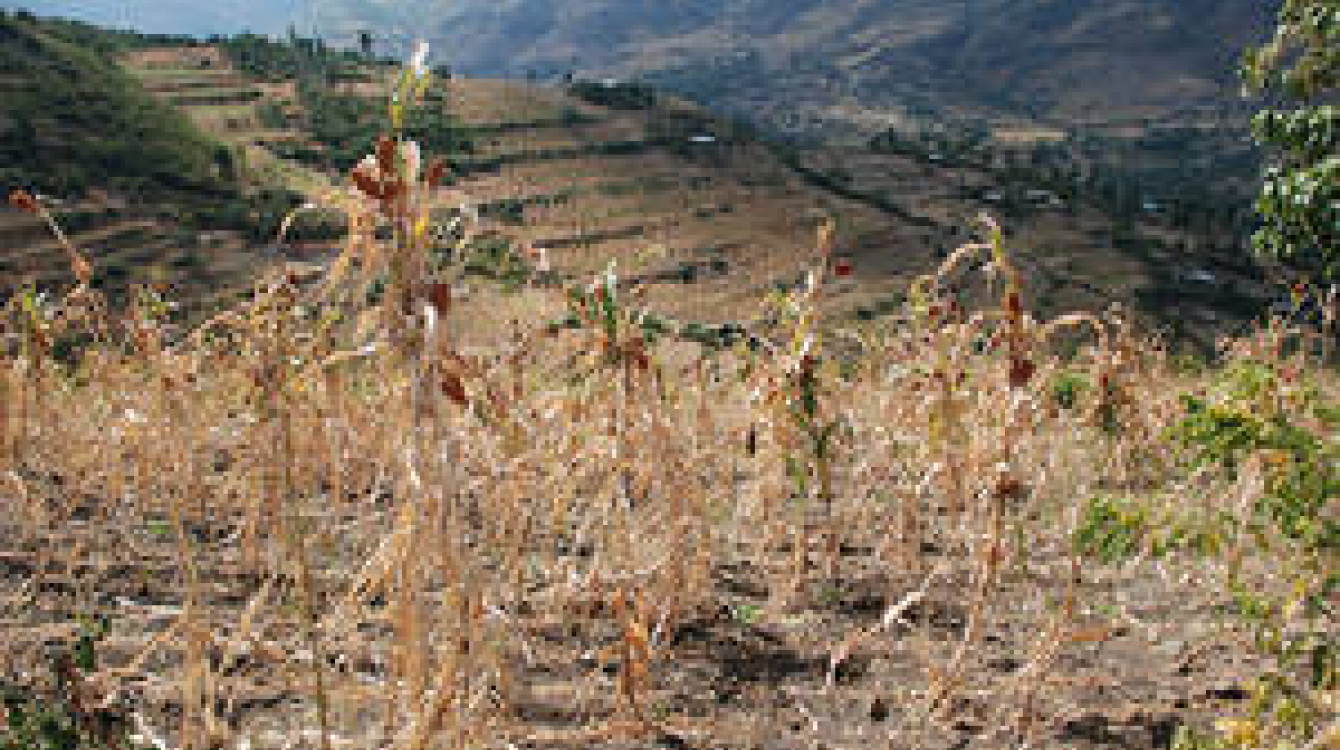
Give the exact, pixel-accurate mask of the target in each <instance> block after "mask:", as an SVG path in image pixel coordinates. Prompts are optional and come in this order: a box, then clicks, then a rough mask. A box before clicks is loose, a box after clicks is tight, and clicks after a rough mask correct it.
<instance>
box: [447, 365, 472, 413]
mask: <svg viewBox="0 0 1340 750" xmlns="http://www.w3.org/2000/svg"><path fill="white" fill-rule="evenodd" d="M442 392H443V393H445V394H446V396H447V398H449V399H451V400H452V401H455V402H456V403H457V404H458V405H460V406H469V405H470V398H469V397H468V396H467V395H466V393H465V383H463V382H461V376H460V375H457V374H456V373H454V372H449V373H447V374H446V375H443V376H442Z"/></svg>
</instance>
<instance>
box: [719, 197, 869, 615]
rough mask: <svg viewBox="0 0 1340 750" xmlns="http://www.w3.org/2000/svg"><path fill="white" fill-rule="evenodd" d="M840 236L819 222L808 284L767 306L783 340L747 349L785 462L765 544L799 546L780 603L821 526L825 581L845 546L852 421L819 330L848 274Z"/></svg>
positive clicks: (755, 392)
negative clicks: (835, 286)
mask: <svg viewBox="0 0 1340 750" xmlns="http://www.w3.org/2000/svg"><path fill="white" fill-rule="evenodd" d="M835 230H836V226H835V224H834V222H833V220H832V219H831V218H830V217H826V216H825V217H822V218H821V219H820V221H819V224H818V226H817V229H816V250H815V255H816V259H815V262H814V264H813V265H812V267H811V268H810V270H809V271H808V273H807V274H806V283H805V285H804V286H803V287H802V288H800V289H797V290H793V291H791V292H787V293H781V292H779V293H777V294H775V295H774V296H773V297H772V298H771V299H769V300H768V303H767V304H768V310H767V315H766V319H767V320H768V321H770V322H771V323H772V327H773V329H774V335H775V336H776V337H777V338H778V339H780V341H771V340H767V339H766V338H760V339H759V341H760V343H762V344H763V347H764V348H765V349H766V350H767V351H766V352H763V353H755V352H752V351H749V350H748V349H746V348H743V347H742V348H741V349H740V356H741V358H743V359H744V360H745V361H746V365H745V369H744V372H743V375H744V377H745V379H746V380H747V381H748V382H750V383H751V384H752V388H751V390H750V401H751V403H752V405H753V410H754V411H755V413H759V414H761V415H762V416H761V418H760V421H761V423H762V425H763V427H764V428H765V430H766V434H767V435H768V437H769V438H770V443H771V445H772V446H773V447H774V448H775V456H774V460H775V461H779V462H780V463H779V464H777V465H775V466H774V467H773V469H772V470H771V471H769V472H768V474H770V475H771V476H773V477H784V478H785V479H784V481H782V482H781V483H780V484H777V485H776V486H775V487H774V488H772V489H770V490H768V491H767V495H766V496H765V497H766V498H767V500H765V506H764V509H763V513H764V519H763V521H764V524H765V528H767V529H770V531H769V532H768V536H769V539H768V541H766V542H765V545H768V546H770V545H773V544H777V543H781V544H786V543H789V544H791V545H792V552H793V559H792V565H791V570H790V574H789V580H787V581H785V582H784V583H783V584H782V585H781V586H780V587H777V588H776V589H775V590H774V595H775V596H777V597H779V603H780V602H781V601H784V600H785V599H786V597H788V596H789V595H790V594H793V593H794V592H796V591H797V590H798V589H799V588H800V586H801V585H802V583H803V579H804V578H805V574H806V570H807V568H808V567H809V564H810V560H811V558H810V554H811V553H810V546H811V540H812V538H813V537H812V532H813V531H814V530H816V526H817V531H818V533H819V537H820V539H821V544H820V560H821V561H822V564H823V569H824V572H825V575H828V576H831V575H832V574H833V572H834V569H833V566H834V564H835V560H836V550H837V546H838V545H839V543H840V537H839V535H838V532H837V529H836V528H835V524H834V515H833V513H834V510H833V501H834V497H835V481H836V477H835V470H836V464H837V448H838V443H839V441H840V439H841V437H842V434H841V430H842V428H843V426H844V424H845V420H844V417H843V415H842V414H841V412H840V410H839V409H838V408H837V404H838V399H839V398H840V397H839V394H838V393H837V391H836V385H835V381H836V369H835V362H834V360H832V359H831V358H828V359H826V358H825V357H824V353H823V340H822V335H821V333H820V330H819V325H820V322H821V321H820V320H819V304H820V301H821V297H822V294H823V287H824V284H825V282H826V280H827V277H828V275H829V273H830V272H836V273H838V274H844V273H845V272H846V270H847V269H846V267H845V265H843V266H841V267H835V266H836V264H835V262H834V259H833V244H834V233H835ZM840 263H842V264H845V263H846V262H845V261H840ZM755 429H756V428H755V427H751V428H750V430H751V432H750V438H749V442H750V444H749V446H748V447H749V452H750V453H751V454H752V453H754V452H756V450H757V445H756V441H757V435H756V433H755V432H754V430H755ZM774 496H781V497H784V498H786V499H787V503H786V505H787V508H786V509H785V511H784V513H782V514H780V515H779V514H777V513H776V512H775V511H774V509H773V507H772V502H771V497H774ZM815 500H817V501H818V502H817V504H815V503H814V501H815ZM779 524H781V525H783V526H785V527H787V528H789V529H790V530H791V532H792V538H791V539H790V540H789V542H786V541H783V540H780V539H778V538H777V532H776V531H772V529H776V528H778V525H779Z"/></svg>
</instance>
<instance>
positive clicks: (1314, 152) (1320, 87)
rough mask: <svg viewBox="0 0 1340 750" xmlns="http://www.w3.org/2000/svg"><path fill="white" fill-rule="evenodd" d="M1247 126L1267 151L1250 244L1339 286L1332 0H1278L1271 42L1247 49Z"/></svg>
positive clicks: (1338, 65)
mask: <svg viewBox="0 0 1340 750" xmlns="http://www.w3.org/2000/svg"><path fill="white" fill-rule="evenodd" d="M1242 74H1243V78H1244V80H1245V82H1246V84H1247V88H1248V91H1249V92H1254V93H1260V94H1265V95H1266V96H1267V102H1268V103H1267V105H1266V106H1265V107H1264V108H1263V109H1262V111H1261V112H1260V113H1258V114H1257V116H1256V117H1255V119H1254V120H1253V122H1252V131H1253V133H1254V135H1255V136H1256V140H1257V142H1258V143H1259V144H1261V145H1262V146H1265V147H1266V148H1267V149H1269V150H1270V152H1271V156H1270V163H1269V164H1268V166H1267V168H1266V171H1265V175H1264V178H1265V180H1264V184H1263V185H1262V187H1261V193H1260V196H1259V198H1258V199H1257V213H1258V214H1259V215H1260V217H1261V220H1262V225H1261V227H1260V229H1259V230H1258V231H1257V232H1256V234H1255V236H1254V237H1253V238H1252V244H1253V246H1254V248H1255V250H1256V252H1257V253H1258V255H1261V256H1263V257H1265V258H1269V259H1273V260H1278V261H1280V262H1282V263H1284V264H1285V265H1287V266H1290V267H1292V268H1294V269H1295V270H1297V271H1301V272H1303V273H1305V274H1307V275H1308V276H1311V277H1313V278H1314V280H1317V281H1329V282H1336V281H1340V153H1338V149H1337V145H1340V107H1337V106H1336V102H1337V100H1338V99H1340V97H1337V94H1340V0H1284V4H1283V7H1282V8H1281V9H1280V12H1279V20H1278V25H1277V28H1276V29H1275V34H1274V36H1273V37H1272V38H1271V39H1270V40H1268V41H1267V42H1266V43H1265V44H1263V45H1262V46H1260V47H1257V48H1253V49H1250V50H1248V51H1247V54H1246V57H1245V61H1244V64H1243V67H1242Z"/></svg>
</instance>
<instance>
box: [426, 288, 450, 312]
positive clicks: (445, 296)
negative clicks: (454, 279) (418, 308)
mask: <svg viewBox="0 0 1340 750" xmlns="http://www.w3.org/2000/svg"><path fill="white" fill-rule="evenodd" d="M428 302H429V303H431V304H432V306H433V309H434V310H436V311H437V314H438V315H439V316H444V315H446V314H447V311H448V310H450V309H451V285H450V284H447V283H444V282H441V281H439V282H437V283H435V284H430V285H429V286H428Z"/></svg>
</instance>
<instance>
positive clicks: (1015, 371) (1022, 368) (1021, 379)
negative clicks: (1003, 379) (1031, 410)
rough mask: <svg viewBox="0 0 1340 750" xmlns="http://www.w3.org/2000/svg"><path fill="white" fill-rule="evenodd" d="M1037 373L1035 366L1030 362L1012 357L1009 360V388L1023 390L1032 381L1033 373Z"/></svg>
mask: <svg viewBox="0 0 1340 750" xmlns="http://www.w3.org/2000/svg"><path fill="white" fill-rule="evenodd" d="M1036 371H1037V365H1035V364H1033V362H1032V360H1028V359H1025V358H1023V357H1012V358H1011V359H1010V387H1011V388H1023V387H1024V386H1026V385H1028V381H1029V380H1032V379H1033V373H1034V372H1036Z"/></svg>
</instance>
